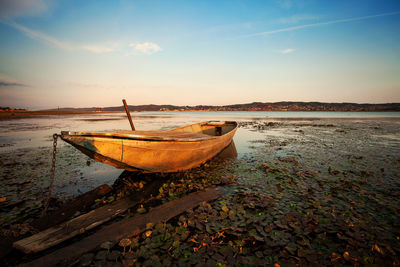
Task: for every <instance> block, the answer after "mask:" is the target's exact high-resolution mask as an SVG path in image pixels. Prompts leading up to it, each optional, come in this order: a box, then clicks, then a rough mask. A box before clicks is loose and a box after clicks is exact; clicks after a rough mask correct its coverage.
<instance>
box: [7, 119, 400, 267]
mask: <svg viewBox="0 0 400 267" xmlns="http://www.w3.org/2000/svg"><path fill="white" fill-rule="evenodd" d="M88 119H91V118H83V121H87V120H88ZM93 119H96V118H93ZM115 119H116V120H118V118H115ZM105 122H106V121H105ZM172 124H174V123H172ZM172 124H166V125H165V126H164V127H166V128H168V127H170V126H171V125H172ZM239 126H240V128H239V130H238V133H237V139H236V140H235V142H236V146H237V150H238V154H239V155H238V157H237V158H236V159H229V160H228V161H222V162H220V161H213V162H210V163H207V164H205V165H204V166H202V167H200V168H196V169H194V170H192V171H190V172H185V173H181V174H176V175H170V176H162V179H164V180H165V181H164V182H163V185H162V188H163V190H160V192H159V195H158V197H159V198H160V199H161V200H163V201H167V200H169V199H174V198H176V197H179V196H182V195H184V194H186V193H187V192H191V191H193V190H198V189H201V188H202V187H204V186H209V185H212V184H221V181H224V182H223V183H226V181H230V182H232V184H231V185H229V186H226V190H227V191H226V192H227V193H226V195H224V196H223V197H222V198H221V199H220V200H218V201H216V202H213V203H211V205H208V204H207V205H204V206H201V207H199V208H197V209H195V210H193V211H191V212H188V213H185V214H184V215H182V216H181V217H180V218H179V219H177V220H173V221H172V222H170V223H168V224H167V228H165V227H163V228H162V229H161V228H156V226H154V227H155V228H154V229H153V230H152V233H151V234H150V235H149V236H146V235H144V236H139V237H138V238H136V239H135V240H134V243H135V246H133V247H132V254H130V256H129V259H126V257H125V258H123V257H121V255H120V254H118V255H120V256H119V259H120V261H124V260H131V261H132V262H140V263H142V264H145V265H150V264H151V265H153V264H156V265H157V263H159V264H163V265H168V262H181V263H182V264H183V263H184V264H190V263H200V264H213V265H215V264H217V263H221V264H228V265H232V264H239V265H246V264H249V265H265V264H266V263H267V264H274V263H280V264H285V263H289V264H290V263H296V264H301V265H306V264H315V263H319V264H322V265H335V264H336V265H337V264H339V265H343V264H350V265H353V264H356V263H359V264H378V265H381V264H383V265H395V264H396V263H397V264H398V263H399V262H398V258H399V257H398V256H399V255H400V221H399V218H400V196H399V194H400V179H399V178H400V156H399V155H400V133H399V132H400V131H399V129H400V127H399V126H400V120H399V119H397V118H390V119H388V118H379V119H376V118H374V119H373V118H347V119H334V118H329V119H327V118H325V119H324V118H307V119H304V118H303V119H300V118H297V119H296V118H291V119H282V118H281V119H257V120H252V119H242V120H240V122H239ZM47 141H48V142H50V143H49V145H48V146H40V147H34V148H26V147H20V148H15V149H14V148H13V147H14V146H16V145H13V144H12V142H10V143H3V145H2V146H3V150H1V152H0V164H1V175H0V176H1V177H2V184H3V186H2V187H1V192H0V196H5V197H6V199H7V201H5V202H4V203H0V204H1V205H0V208H1V213H0V216H1V220H2V221H1V224H2V227H4V229H8V227H9V226H10V225H13V224H19V223H23V222H24V221H25V220H27V219H28V218H32V217H35V216H37V215H38V214H39V212H40V207H41V205H42V201H43V198H44V194H43V192H45V190H46V187H47V183H48V172H49V167H50V166H49V162H50V154H51V153H50V152H51V146H50V145H51V139H50V137H49V136H48V137H47ZM88 165H89V166H88ZM95 172H103V173H104V175H103V176H102V175H100V176H95V177H97V178H96V179H93V178H92V177H93V173H95ZM120 173H121V171H119V170H116V169H113V168H112V167H110V168H108V167H107V166H105V165H102V164H99V163H95V162H93V161H92V160H89V161H88V159H87V157H86V156H84V155H83V154H81V153H80V152H78V151H76V150H75V149H73V148H72V147H70V146H69V145H62V146H60V149H59V154H58V157H57V176H56V177H57V183H56V187H55V196H56V197H57V198H60V199H61V200H65V199H69V198H71V197H73V196H75V195H77V194H79V193H80V192H86V191H88V190H90V189H92V188H94V187H96V186H97V185H99V184H101V183H103V182H104V181H105V182H107V183H109V184H113V183H114V181H115V180H116V178H117V177H118V176H119V174H120ZM98 177H103V179H98ZM160 178H161V177H160ZM177 184H179V185H180V186H176V185H177ZM120 190H121V189H120ZM124 190H125V191H124ZM122 191H124V192H125V194H128V193H129V190H127V189H126V188H125V189H122ZM122 191H121V192H122ZM166 192H167V193H166ZM121 196H122V195H121ZM115 197H116V198H118V196H115ZM166 232H168V233H169V235H170V236H169V238H166V239H165V240H164V241H163V242H161V243H162V244H161V243H160V240H159V239H160V236H161V235H165V234H166ZM3 234H6V233H3ZM177 241H179V242H177ZM195 241H196V242H195ZM203 244H206V245H203ZM113 250H115V251H117V252H116V253H118V251H119V253H120V252H121V248H120V247H118V245H115V246H114V247H113ZM100 252H101V250H99V251H93V253H92V254H93V255H92V256H93V259H92V260H91V262H92V264H94V263H95V262H96V261H97V262H101V261H103V263H104V262H106V261H107V259H98V260H95V255H97V254H98V253H100ZM103 254H104V253H103ZM152 255H157V257H153V256H152Z"/></svg>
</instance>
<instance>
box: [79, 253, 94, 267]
mask: <svg viewBox="0 0 400 267" xmlns="http://www.w3.org/2000/svg"><path fill="white" fill-rule="evenodd" d="M93 257H94V254H93V253H88V254H84V255H82V256H81V257H80V259H79V264H80V266H89V265H90V264H91V263H92V261H93Z"/></svg>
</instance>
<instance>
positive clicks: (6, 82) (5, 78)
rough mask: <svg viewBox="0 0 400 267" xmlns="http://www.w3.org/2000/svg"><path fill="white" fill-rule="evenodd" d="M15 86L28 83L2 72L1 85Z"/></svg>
mask: <svg viewBox="0 0 400 267" xmlns="http://www.w3.org/2000/svg"><path fill="white" fill-rule="evenodd" d="M13 86H18V87H26V86H28V85H26V84H23V83H21V82H20V81H17V80H15V79H13V78H10V77H9V76H7V75H5V74H2V73H0V87H13Z"/></svg>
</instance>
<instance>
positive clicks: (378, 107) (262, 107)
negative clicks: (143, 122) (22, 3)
mask: <svg viewBox="0 0 400 267" xmlns="http://www.w3.org/2000/svg"><path fill="white" fill-rule="evenodd" d="M128 107H129V110H131V111H196V110H204V111H400V103H386V104H357V103H323V102H288V101H284V102H273V103H272V102H266V103H262V102H253V103H247V104H234V105H225V106H207V105H198V106H174V105H153V104H150V105H135V106H134V105H129V106H128ZM58 110H59V111H69V112H87V111H92V112H95V111H105V112H107V111H124V107H123V106H122V105H121V106H116V107H91V108H60V109H51V110H46V111H58Z"/></svg>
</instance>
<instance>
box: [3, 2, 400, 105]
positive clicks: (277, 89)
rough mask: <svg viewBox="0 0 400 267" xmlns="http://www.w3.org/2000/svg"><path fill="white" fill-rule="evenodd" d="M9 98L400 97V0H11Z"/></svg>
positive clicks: (6, 57)
mask: <svg viewBox="0 0 400 267" xmlns="http://www.w3.org/2000/svg"><path fill="white" fill-rule="evenodd" d="M0 36H1V41H0V106H12V107H16V108H27V109H45V108H54V107H105V106H119V105H121V103H122V102H121V99H123V98H125V99H126V100H127V102H128V104H130V105H141V104H174V105H228V104H240V103H250V102H278V101H319V102H356V103H387V102H389V103H392V102H400V1H398V0H393V1H390V0H343V1H342V0H336V1H334V0H326V1H325V0H324V1H318V0H269V1H255V0H248V1H244V0H243V1H241V0H229V1H223V0H218V1H215V0H210V1H207V0H196V1H195V0H193V1H191V0H179V1H172V0H171V1H167V0H160V1H153V0H142V1H128V0H121V1H106V0H104V1H101V0H96V1H94V0H86V1H80V0H79V1H78V0H77V1H74V0H61V1H56V0H0Z"/></svg>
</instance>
